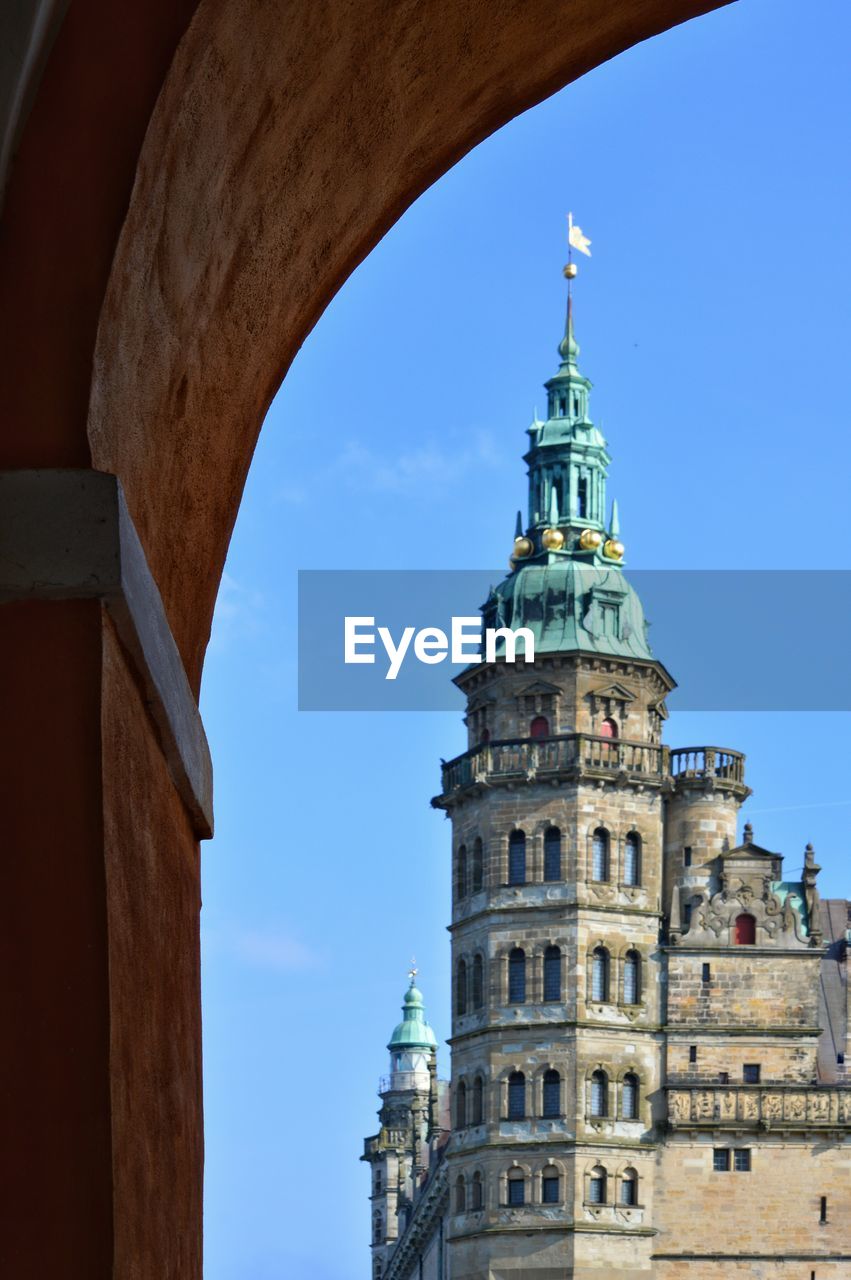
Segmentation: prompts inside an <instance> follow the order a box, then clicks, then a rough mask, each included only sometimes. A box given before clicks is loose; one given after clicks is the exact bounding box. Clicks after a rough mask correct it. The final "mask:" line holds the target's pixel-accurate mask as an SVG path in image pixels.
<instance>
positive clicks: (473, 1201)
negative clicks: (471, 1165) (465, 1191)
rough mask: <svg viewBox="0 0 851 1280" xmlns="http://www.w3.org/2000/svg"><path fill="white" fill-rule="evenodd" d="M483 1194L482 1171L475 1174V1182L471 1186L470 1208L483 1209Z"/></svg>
mask: <svg viewBox="0 0 851 1280" xmlns="http://www.w3.org/2000/svg"><path fill="white" fill-rule="evenodd" d="M483 1199H484V1197H483V1195H482V1175H481V1174H480V1173H474V1174H473V1182H472V1185H471V1187H470V1208H471V1209H474V1210H475V1209H481V1207H482V1202H483Z"/></svg>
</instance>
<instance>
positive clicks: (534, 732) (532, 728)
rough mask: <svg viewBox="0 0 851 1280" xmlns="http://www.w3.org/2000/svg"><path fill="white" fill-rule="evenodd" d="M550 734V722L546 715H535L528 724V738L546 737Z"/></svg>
mask: <svg viewBox="0 0 851 1280" xmlns="http://www.w3.org/2000/svg"><path fill="white" fill-rule="evenodd" d="M549 736H550V722H549V720H548V719H547V717H546V716H535V719H534V720H533V721H532V723H531V724H530V725H529V737H530V738H548V737H549Z"/></svg>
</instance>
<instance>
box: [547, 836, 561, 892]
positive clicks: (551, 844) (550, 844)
mask: <svg viewBox="0 0 851 1280" xmlns="http://www.w3.org/2000/svg"><path fill="white" fill-rule="evenodd" d="M544 879H545V880H560V879H561V832H560V831H559V829H558V827H547V829H546V831H545V832H544Z"/></svg>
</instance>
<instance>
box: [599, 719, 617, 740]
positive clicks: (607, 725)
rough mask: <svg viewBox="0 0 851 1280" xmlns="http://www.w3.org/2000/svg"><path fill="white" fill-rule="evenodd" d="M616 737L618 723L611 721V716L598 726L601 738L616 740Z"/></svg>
mask: <svg viewBox="0 0 851 1280" xmlns="http://www.w3.org/2000/svg"><path fill="white" fill-rule="evenodd" d="M617 736H618V722H617V720H613V719H612V717H611V716H607V717H606V719H605V720H604V721H603V723H602V724H601V725H600V737H601V738H616V737H617Z"/></svg>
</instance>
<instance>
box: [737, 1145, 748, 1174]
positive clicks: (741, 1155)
mask: <svg viewBox="0 0 851 1280" xmlns="http://www.w3.org/2000/svg"><path fill="white" fill-rule="evenodd" d="M733 1168H734V1169H735V1170H736V1173H750V1168H751V1153H750V1148H748V1147H745V1148H744V1149H740V1150H738V1151H734V1152H733Z"/></svg>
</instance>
